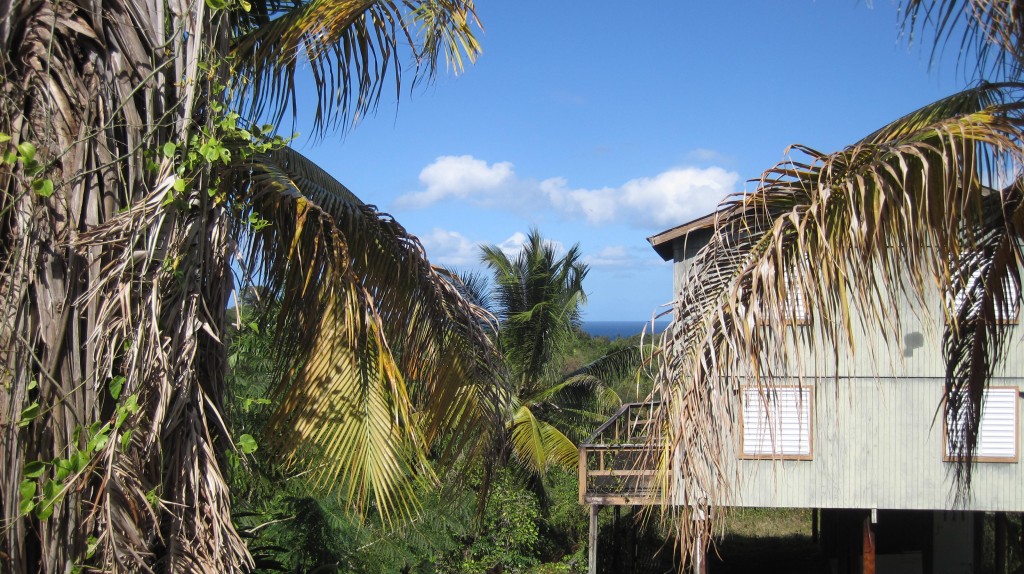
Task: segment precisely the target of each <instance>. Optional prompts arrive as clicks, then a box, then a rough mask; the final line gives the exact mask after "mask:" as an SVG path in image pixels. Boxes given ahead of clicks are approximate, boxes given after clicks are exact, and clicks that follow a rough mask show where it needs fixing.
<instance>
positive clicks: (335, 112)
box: [232, 0, 480, 134]
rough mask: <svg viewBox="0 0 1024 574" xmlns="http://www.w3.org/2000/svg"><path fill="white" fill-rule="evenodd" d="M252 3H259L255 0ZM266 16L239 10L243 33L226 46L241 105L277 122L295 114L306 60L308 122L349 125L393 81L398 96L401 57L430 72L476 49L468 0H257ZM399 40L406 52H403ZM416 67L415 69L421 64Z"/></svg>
mask: <svg viewBox="0 0 1024 574" xmlns="http://www.w3.org/2000/svg"><path fill="white" fill-rule="evenodd" d="M256 4H260V3H259V2H257V3H256ZM262 4H263V5H264V7H263V8H262V9H257V12H260V11H263V12H266V13H267V15H266V17H265V18H256V19H255V21H253V19H252V18H248V17H246V16H245V15H240V16H239V17H240V22H239V26H241V28H242V34H241V35H240V36H239V37H238V38H237V40H236V41H235V44H234V46H233V47H232V57H233V58H234V61H235V63H236V74H237V77H239V78H243V79H244V80H243V81H248V82H251V83H250V84H249V85H245V84H244V83H243V84H242V85H240V86H239V93H240V94H241V97H243V98H246V97H247V98H250V100H249V101H248V102H247V103H245V104H244V106H243V107H245V108H246V109H251V111H252V112H253V114H254V115H256V116H258V117H259V116H266V117H269V118H271V119H273V120H274V121H275V123H277V122H278V121H280V119H281V118H282V117H283V115H284V114H285V113H286V112H287V111H289V110H290V111H291V113H292V114H293V116H294V114H296V113H297V112H298V110H297V106H296V103H297V100H296V98H297V92H298V91H299V90H300V88H299V87H298V86H297V83H296V82H297V81H298V78H297V72H298V70H299V67H300V64H302V63H304V62H308V64H309V69H310V71H311V72H312V74H313V79H314V82H313V83H312V84H311V85H309V86H308V88H310V89H312V90H313V91H315V93H316V109H315V116H314V126H315V129H316V130H317V132H318V133H321V134H322V133H323V131H324V130H325V129H326V128H329V127H332V126H336V125H339V124H345V123H349V122H355V121H357V120H358V119H360V118H361V117H362V116H363V115H365V114H366V113H367V112H369V111H371V110H373V109H374V108H375V107H376V105H377V102H378V101H379V100H380V97H381V95H382V93H383V90H384V88H385V87H386V85H387V84H388V82H389V76H391V77H393V78H394V82H395V98H396V99H397V98H398V96H399V95H400V93H401V86H400V78H401V69H402V60H403V58H404V57H407V56H409V55H411V56H412V57H413V58H415V64H416V67H417V70H416V72H417V74H421V73H422V74H426V75H427V76H428V77H432V76H433V75H434V73H435V72H436V69H437V66H438V58H439V57H443V58H445V59H446V61H448V62H449V64H450V66H451V67H452V68H453V69H454V70H455V71H456V72H458V71H461V70H462V67H463V58H464V57H465V58H466V59H469V60H470V61H472V60H473V59H475V58H476V55H477V54H478V53H479V52H480V46H479V45H478V44H477V42H476V39H475V38H474V36H473V33H472V30H471V27H470V24H471V23H472V21H473V20H474V19H475V15H474V8H473V2H472V0H429V1H423V0H403V1H401V2H399V1H393V0H342V1H337V0H310V1H308V2H299V3H296V4H295V5H291V4H288V5H284V4H281V3H262ZM403 39H404V41H405V43H406V44H407V45H408V51H403V48H402V45H401V42H402V40H403ZM421 66H422V67H421Z"/></svg>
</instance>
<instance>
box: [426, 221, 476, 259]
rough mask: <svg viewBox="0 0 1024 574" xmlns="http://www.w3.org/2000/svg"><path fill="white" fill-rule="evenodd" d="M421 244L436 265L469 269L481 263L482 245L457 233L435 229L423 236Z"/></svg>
mask: <svg viewBox="0 0 1024 574" xmlns="http://www.w3.org/2000/svg"><path fill="white" fill-rule="evenodd" d="M420 242H421V243H423V248H424V249H426V251H427V256H428V257H430V261H431V262H432V263H434V264H438V265H444V266H445V267H467V266H472V265H476V264H478V263H479V262H480V244H479V243H476V242H474V241H470V240H469V239H467V238H466V237H465V236H464V235H462V234H461V233H459V232H457V231H447V230H444V229H440V228H437V227H435V228H434V229H433V230H432V231H431V232H430V233H429V234H428V235H421V236H420Z"/></svg>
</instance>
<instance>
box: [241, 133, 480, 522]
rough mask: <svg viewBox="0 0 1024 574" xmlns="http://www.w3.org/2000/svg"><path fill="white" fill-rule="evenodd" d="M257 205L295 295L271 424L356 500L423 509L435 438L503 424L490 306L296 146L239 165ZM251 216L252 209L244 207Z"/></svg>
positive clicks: (406, 510) (262, 264) (292, 458)
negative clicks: (420, 495) (471, 299)
mask: <svg viewBox="0 0 1024 574" xmlns="http://www.w3.org/2000/svg"><path fill="white" fill-rule="evenodd" d="M239 170H240V172H242V173H243V174H244V177H245V178H248V180H249V181H251V185H250V187H249V188H248V190H249V191H248V194H249V196H250V197H251V202H252V209H253V210H254V212H256V213H258V214H260V217H262V218H265V219H266V221H268V222H269V224H267V225H265V226H260V227H259V228H252V227H249V226H246V225H241V226H240V227H239V228H238V229H237V233H238V235H239V236H240V237H242V238H243V240H242V241H243V244H244V249H243V251H244V252H246V253H249V256H250V261H249V265H250V267H251V268H253V269H255V270H256V272H257V273H258V275H259V276H260V277H262V279H263V282H264V283H266V284H267V285H268V287H269V288H270V289H271V290H273V291H274V292H280V293H282V294H283V299H282V300H281V306H280V311H279V315H278V326H277V333H278V345H279V347H280V348H281V349H282V350H283V352H284V353H285V355H286V356H287V357H289V362H288V364H287V368H286V369H285V370H284V375H283V379H282V383H281V384H280V386H279V389H278V391H277V394H278V396H279V397H280V401H281V402H280V406H279V408H278V412H277V413H276V415H275V416H274V417H273V419H272V420H271V423H270V428H269V429H268V431H267V436H268V437H269V438H270V439H271V442H272V446H274V447H275V448H277V449H279V450H281V451H283V452H285V453H286V454H287V460H288V461H289V463H290V464H291V465H293V466H296V465H297V466H300V467H305V468H306V469H308V470H309V471H310V478H311V482H313V483H314V484H317V485H319V486H321V487H322V488H326V489H333V490H337V491H338V492H339V493H340V494H341V495H342V496H343V497H345V498H346V499H348V500H349V501H350V502H351V503H352V504H353V505H354V506H355V507H356V508H361V507H362V506H363V505H365V504H366V503H367V502H368V501H370V500H372V501H373V502H374V503H375V504H376V505H377V506H378V508H379V510H380V511H381V513H382V514H383V515H385V516H386V517H391V516H393V515H395V514H398V515H409V514H410V513H411V512H412V510H413V506H414V504H415V490H414V479H415V478H416V477H419V478H422V479H425V480H431V479H432V476H431V474H430V470H429V469H430V466H429V465H428V464H426V459H425V457H426V455H427V452H428V451H429V449H430V448H431V447H432V446H434V445H436V444H438V441H439V440H440V439H442V438H443V439H444V443H445V444H446V445H448V446H449V447H450V448H459V447H461V446H464V445H466V444H468V443H469V441H470V439H471V437H472V436H473V434H474V433H476V432H479V431H480V429H481V428H482V427H485V426H487V425H495V424H500V423H498V422H497V421H499V420H500V419H499V414H498V406H497V393H496V391H494V390H493V381H494V380H495V377H494V376H493V375H492V374H491V363H490V362H489V361H492V360H493V356H492V355H493V347H492V345H491V342H490V338H489V336H488V332H487V330H486V329H485V326H486V325H488V324H489V320H488V319H489V316H488V315H487V314H486V312H484V311H483V310H481V309H479V308H477V307H475V306H472V305H470V304H469V303H468V302H467V301H466V300H465V299H463V298H462V296H461V295H460V294H459V293H458V291H457V290H456V289H455V288H454V287H453V286H452V284H451V283H450V281H449V279H448V278H447V277H446V276H444V275H442V274H440V273H438V271H437V270H435V269H434V268H433V267H432V266H431V265H430V264H429V262H428V261H427V258H426V255H425V253H424V252H423V249H422V246H421V245H420V243H419V241H418V240H416V238H415V237H413V236H411V235H409V234H408V233H407V232H406V231H405V230H404V229H403V228H402V227H401V226H400V225H398V224H397V223H396V222H395V221H394V220H393V219H391V218H390V217H388V216H386V215H384V214H381V213H379V212H377V211H376V210H375V209H374V208H373V207H372V206H368V205H365V204H363V203H362V202H360V201H359V200H358V199H357V198H355V196H354V195H352V194H351V192H349V191H348V190H347V189H345V188H344V187H343V186H342V185H341V184H339V183H337V182H336V181H334V180H333V178H331V177H330V176H329V175H327V174H326V173H324V172H323V171H322V170H321V169H319V168H318V167H316V166H315V165H314V164H312V163H310V162H308V161H307V160H305V159H304V158H302V157H301V156H300V155H299V154H298V153H296V152H294V151H293V150H290V149H284V150H280V151H278V152H275V153H274V154H271V155H267V156H262V157H259V158H257V161H256V162H254V163H252V164H247V165H244V166H239ZM242 219H243V220H246V219H247V218H245V217H243V218H242Z"/></svg>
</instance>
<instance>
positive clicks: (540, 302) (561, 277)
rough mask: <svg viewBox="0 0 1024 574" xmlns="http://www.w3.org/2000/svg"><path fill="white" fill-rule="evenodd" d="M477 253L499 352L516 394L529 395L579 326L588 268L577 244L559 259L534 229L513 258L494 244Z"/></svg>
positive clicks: (552, 248)
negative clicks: (489, 279) (486, 272)
mask: <svg viewBox="0 0 1024 574" xmlns="http://www.w3.org/2000/svg"><path fill="white" fill-rule="evenodd" d="M482 250H483V256H482V260H483V262H484V263H485V264H486V265H487V267H488V268H490V270H491V272H492V273H493V274H494V278H495V284H496V285H495V286H494V289H493V292H492V294H491V301H492V303H493V304H494V305H495V307H496V312H495V314H496V315H497V317H498V319H499V321H500V323H501V348H502V352H503V353H504V355H505V356H506V358H507V361H508V364H509V365H510V366H511V370H512V371H513V374H514V377H515V378H516V379H517V380H518V381H519V382H518V383H517V384H518V385H519V389H520V392H522V393H525V394H530V393H533V392H534V391H535V390H536V388H537V385H538V384H539V382H540V380H541V379H542V378H543V377H544V376H545V375H546V374H547V370H548V369H549V368H550V367H551V365H552V359H553V358H554V357H556V356H557V355H558V353H559V351H561V350H562V349H563V348H564V347H565V345H567V344H568V343H569V341H571V340H572V337H574V336H575V332H576V329H577V328H578V327H579V324H580V306H581V305H582V304H583V303H585V302H586V294H585V293H584V291H583V279H584V278H585V277H586V275H587V271H588V270H587V266H586V265H585V264H584V263H583V262H582V261H581V258H582V255H581V253H580V249H579V246H578V245H574V246H573V247H571V248H570V249H569V250H568V251H567V252H566V253H565V255H563V256H561V257H558V255H557V253H556V252H555V246H554V245H553V244H552V243H550V242H548V241H546V240H544V238H543V237H542V236H541V234H540V232H539V231H538V230H536V229H534V230H531V232H530V234H529V236H528V237H527V240H526V242H525V243H524V244H523V248H522V251H520V252H519V254H517V255H516V256H515V257H514V258H511V259H510V258H509V257H508V255H506V254H505V253H504V252H502V251H501V250H500V249H499V248H498V247H496V246H493V245H490V246H484V247H483V248H482Z"/></svg>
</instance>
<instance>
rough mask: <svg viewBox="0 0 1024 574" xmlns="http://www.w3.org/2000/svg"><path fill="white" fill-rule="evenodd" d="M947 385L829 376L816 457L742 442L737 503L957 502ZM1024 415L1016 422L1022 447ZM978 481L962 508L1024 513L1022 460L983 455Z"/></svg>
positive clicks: (819, 396) (820, 404)
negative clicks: (772, 453)
mask: <svg viewBox="0 0 1024 574" xmlns="http://www.w3.org/2000/svg"><path fill="white" fill-rule="evenodd" d="M993 384H996V383H995V382H994V383H993ZM998 384H999V385H1002V386H1015V387H1016V388H1017V389H1018V390H1020V389H1021V388H1022V385H1024V379H1013V380H1010V379H1002V380H1000V381H998ZM942 392H943V381H942V379H936V378H874V377H872V378H866V377H854V378H843V379H840V380H839V381H833V382H830V383H829V384H822V383H821V382H819V383H818V384H816V385H815V387H814V411H813V413H814V414H813V417H814V424H813V429H812V430H813V433H814V437H813V441H814V456H813V458H812V459H811V460H799V461H790V460H746V459H740V456H739V452H738V448H739V445H737V447H736V448H737V452H736V453H735V455H734V456H731V457H727V460H730V461H732V464H733V465H735V466H734V468H733V470H734V471H735V472H737V473H738V476H739V477H740V479H741V480H740V483H739V488H738V490H737V492H735V493H734V495H733V497H732V500H730V502H729V504H730V505H734V506H753V507H797V508H879V509H920V510H928V509H931V510H940V509H949V508H953V507H954V503H955V498H954V495H955V493H954V491H953V479H952V471H953V463H950V462H945V461H944V460H943V459H944V456H943V454H944V451H943V432H944V431H943V424H942V416H941V413H940V411H938V410H937V409H939V408H940V403H941V400H942ZM1018 400H1019V399H1018ZM1018 411H1019V409H1018ZM937 413H938V414H937ZM1020 418H1021V417H1020V416H1018V417H1017V421H1016V426H1017V442H1018V445H1019V443H1020V437H1021V420H1020ZM1018 452H1019V446H1018ZM1018 461H1019V457H1018ZM972 485H973V486H972V489H971V498H970V500H969V501H967V503H966V504H965V505H963V506H960V507H958V509H960V510H993V511H994V510H1004V511H1018V512H1019V511H1024V474H1022V473H1021V470H1020V464H1019V462H1011V463H1005V462H985V463H976V464H975V465H974V473H973V483H972Z"/></svg>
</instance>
